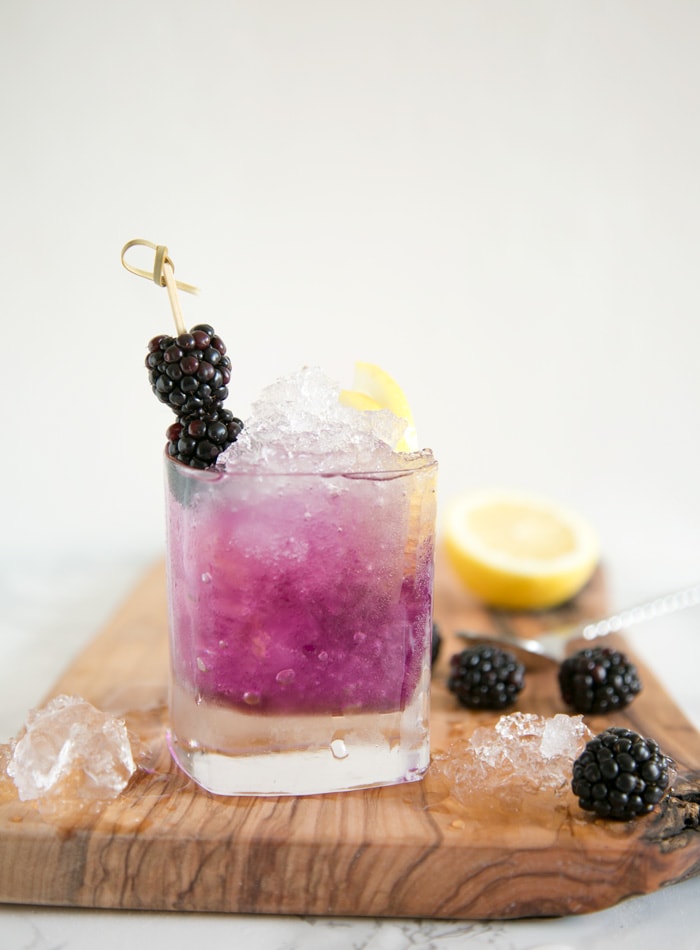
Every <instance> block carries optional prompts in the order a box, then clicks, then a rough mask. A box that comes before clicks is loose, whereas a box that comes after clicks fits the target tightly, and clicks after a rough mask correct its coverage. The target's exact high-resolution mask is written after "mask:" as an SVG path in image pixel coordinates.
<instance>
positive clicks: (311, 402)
mask: <svg viewBox="0 0 700 950" xmlns="http://www.w3.org/2000/svg"><path fill="white" fill-rule="evenodd" d="M339 395H340V387H339V386H338V385H337V384H336V383H335V382H333V380H331V379H330V378H329V377H328V376H326V374H325V373H324V372H323V371H322V370H320V369H318V368H317V367H304V368H303V369H301V370H299V371H298V372H296V373H293V374H292V375H290V376H286V377H284V378H282V379H278V380H277V381H276V382H274V383H272V384H271V385H269V386H267V387H266V388H265V389H264V390H263V391H262V393H261V394H260V396H259V397H258V399H257V400H256V401H255V402H254V403H253V407H252V412H251V416H250V418H249V419H247V420H246V421H245V428H244V429H243V432H242V433H241V434H240V435H239V437H238V439H237V440H236V442H234V443H233V445H231V446H229V448H227V449H226V450H225V451H224V452H222V453H221V455H220V456H219V459H218V464H219V465H220V466H223V467H224V468H225V469H226V470H228V471H234V470H235V471H245V470H247V469H248V468H255V469H256V470H259V469H261V468H262V469H267V470H269V471H275V470H278V471H286V472H319V471H322V472H329V471H344V472H362V471H368V470H372V471H390V470H395V469H402V468H406V467H412V466H413V465H415V464H416V456H418V457H421V455H422V453H416V454H403V453H397V452H395V451H394V449H395V447H396V445H397V444H398V442H399V440H400V439H401V437H402V435H403V433H404V431H405V429H406V425H407V423H406V420H404V419H399V418H398V417H397V416H395V415H394V414H393V413H392V412H389V410H387V409H380V410H373V411H365V412H363V411H358V410H357V409H354V408H352V407H350V406H345V405H343V404H342V403H341V402H340V401H339Z"/></svg>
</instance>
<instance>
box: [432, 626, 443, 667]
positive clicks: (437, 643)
mask: <svg viewBox="0 0 700 950" xmlns="http://www.w3.org/2000/svg"><path fill="white" fill-rule="evenodd" d="M441 647H442V636H441V634H440V628H439V627H438V625H437V624H436V623H433V636H432V641H431V646H430V662H431V664H434V663H435V661H436V660H437V658H438V657H439V656H440V648H441Z"/></svg>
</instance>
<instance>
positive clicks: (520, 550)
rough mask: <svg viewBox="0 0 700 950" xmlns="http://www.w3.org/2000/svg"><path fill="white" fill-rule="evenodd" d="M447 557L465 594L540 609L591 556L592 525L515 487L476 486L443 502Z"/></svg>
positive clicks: (590, 563)
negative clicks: (464, 588)
mask: <svg viewBox="0 0 700 950" xmlns="http://www.w3.org/2000/svg"><path fill="white" fill-rule="evenodd" d="M444 539H445V549H446V552H447V556H448V558H449V560H450V562H451V564H452V566H453V567H454V569H455V571H456V573H457V575H458V576H459V577H460V578H461V580H462V582H463V583H464V584H465V586H466V587H467V588H469V590H470V591H472V593H474V594H476V596H477V597H479V598H480V599H481V600H483V601H484V602H485V603H487V604H489V605H490V606H492V607H499V608H503V609H507V610H541V609H546V608H549V607H556V606H558V605H559V604H563V603H565V602H566V601H567V600H570V599H571V598H572V597H573V596H575V595H576V594H577V593H578V592H579V591H580V590H581V588H582V587H583V586H584V585H585V584H586V583H587V582H588V580H590V578H591V575H592V574H593V572H594V570H595V568H596V566H597V564H598V560H599V556H600V554H599V544H598V539H597V536H596V533H595V532H594V530H593V529H592V527H591V526H590V525H589V524H588V523H587V522H586V521H585V520H584V519H583V518H582V517H581V516H580V515H578V514H577V513H576V512H574V511H572V510H571V509H569V508H567V507H564V506H562V505H560V504H557V503H556V502H553V501H550V500H548V499H546V498H542V497H538V496H535V495H530V494H526V493H522V492H515V491H505V490H484V491H477V492H473V493H468V494H465V495H462V496H460V497H458V498H457V499H455V501H454V502H453V503H452V504H451V505H450V506H449V507H448V510H447V512H446V517H445V524H444Z"/></svg>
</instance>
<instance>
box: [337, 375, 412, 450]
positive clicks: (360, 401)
mask: <svg viewBox="0 0 700 950" xmlns="http://www.w3.org/2000/svg"><path fill="white" fill-rule="evenodd" d="M340 401H341V403H342V404H343V405H344V406H351V407H352V408H353V409H360V410H362V411H368V410H369V411H371V410H377V409H388V410H389V411H390V412H393V414H394V415H395V416H397V417H398V418H399V419H403V420H404V421H405V422H406V428H405V430H404V434H403V436H402V438H401V440H400V441H399V443H398V445H397V446H396V450H397V451H398V452H416V451H417V450H418V435H417V433H416V427H415V423H414V421H413V413H412V412H411V407H410V406H409V404H408V399H407V398H406V395H405V393H404V391H403V390H402V389H401V387H400V386H399V384H398V383H397V382H396V380H395V379H394V378H393V377H392V376H390V375H389V374H388V373H387V372H385V371H384V370H383V369H381V368H380V367H379V366H375V364H374V363H355V378H354V380H353V389H343V390H342V391H341V393H340Z"/></svg>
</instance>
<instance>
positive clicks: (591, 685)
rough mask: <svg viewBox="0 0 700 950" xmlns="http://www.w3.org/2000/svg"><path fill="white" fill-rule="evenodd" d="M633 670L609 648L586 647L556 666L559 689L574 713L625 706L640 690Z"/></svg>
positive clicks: (625, 659)
mask: <svg viewBox="0 0 700 950" xmlns="http://www.w3.org/2000/svg"><path fill="white" fill-rule="evenodd" d="M641 688H642V684H641V682H640V679H639V675H638V673H637V669H636V667H635V666H634V664H633V663H631V662H630V661H629V660H628V659H627V657H626V656H625V655H624V653H620V651H619V650H614V649H612V648H611V647H587V648H586V649H585V650H579V652H578V653H574V654H573V655H572V656H570V657H567V659H565V660H564V661H563V663H562V664H561V666H560V667H559V689H560V690H561V696H562V699H563V700H564V702H565V703H566V704H567V706H571V707H572V708H573V709H574V710H575V711H576V712H578V713H584V714H586V713H592V714H594V715H595V714H601V713H602V714H605V713H611V712H615V711H616V710H618V709H623V708H624V707H625V706H628V705H629V704H630V703H631V702H632V700H633V699H634V697H635V696H636V695H637V694H638V693H639V692H640V691H641Z"/></svg>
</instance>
